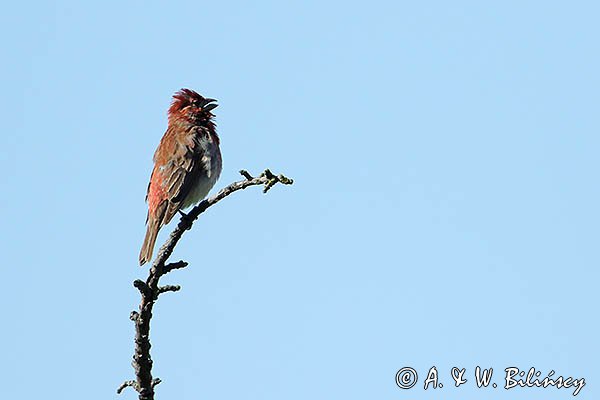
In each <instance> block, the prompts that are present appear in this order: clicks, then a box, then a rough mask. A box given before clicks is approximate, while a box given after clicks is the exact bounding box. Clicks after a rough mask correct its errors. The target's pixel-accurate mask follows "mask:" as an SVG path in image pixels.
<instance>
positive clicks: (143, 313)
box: [117, 169, 294, 400]
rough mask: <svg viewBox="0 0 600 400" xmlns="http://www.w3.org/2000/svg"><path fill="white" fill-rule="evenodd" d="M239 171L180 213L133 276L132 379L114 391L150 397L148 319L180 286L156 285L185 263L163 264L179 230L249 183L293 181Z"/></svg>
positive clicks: (146, 399)
mask: <svg viewBox="0 0 600 400" xmlns="http://www.w3.org/2000/svg"><path fill="white" fill-rule="evenodd" d="M240 174H241V175H242V176H243V177H244V178H245V180H243V181H238V182H234V183H232V184H230V185H229V186H226V187H225V188H223V189H221V190H220V191H219V192H218V193H217V194H216V195H214V196H212V197H209V198H208V199H206V200H203V201H202V202H200V203H199V204H198V205H197V206H195V207H194V208H192V210H191V211H190V212H189V213H188V214H184V213H181V214H182V216H181V218H180V219H179V223H178V224H177V227H176V228H175V229H174V230H173V232H171V235H170V236H169V238H168V239H167V241H166V242H165V244H163V245H162V247H161V248H160V250H159V251H158V254H157V255H156V258H155V259H154V263H153V264H152V267H151V268H150V272H149V274H148V278H147V279H146V281H145V282H144V281H142V280H140V279H136V280H135V281H134V282H133V285H134V286H135V287H136V288H137V289H138V290H139V291H140V294H141V296H142V300H141V302H140V306H139V312H138V311H132V312H131V314H130V316H129V318H130V319H131V320H132V321H133V322H134V323H135V352H134V354H133V362H132V365H133V368H134V369H135V375H136V380H135V381H126V382H124V383H123V384H121V386H119V388H118V389H117V393H121V392H122V391H123V389H125V388H126V387H132V388H134V389H135V390H136V391H137V392H138V394H139V400H154V387H155V386H156V385H158V384H159V383H160V382H161V380H160V379H159V378H152V358H151V357H150V348H151V347H152V345H151V344H150V321H151V319H152V308H153V307H154V303H155V302H156V300H157V299H158V295H159V294H161V293H165V292H176V291H178V290H180V289H181V287H180V286H179V285H165V286H159V284H158V283H159V280H160V278H161V277H162V276H163V275H165V274H167V273H169V272H171V271H173V270H175V269H180V268H185V267H186V266H187V265H188V264H187V263H186V262H185V261H177V262H174V263H169V264H166V262H167V260H168V259H169V257H170V256H171V254H172V253H173V250H174V249H175V246H176V245H177V243H178V242H179V240H180V239H181V237H182V236H183V233H184V232H185V231H187V230H189V229H190V228H191V227H192V225H193V224H194V221H195V220H196V219H197V218H198V216H199V215H200V214H202V213H203V212H205V211H206V210H207V209H208V208H209V207H212V206H214V205H215V204H217V203H218V202H219V201H221V200H223V199H224V198H225V197H227V196H229V195H230V194H232V193H234V192H237V191H238V190H242V189H246V188H248V187H250V186H260V185H263V186H264V189H263V193H266V192H267V191H269V190H270V189H271V188H272V187H273V186H275V185H276V184H277V183H281V184H282V185H291V184H292V183H294V181H293V180H292V179H289V178H287V177H285V176H283V175H278V176H275V175H274V174H273V173H272V172H271V171H269V170H268V169H266V170H265V171H264V172H263V173H262V174H260V175H259V176H258V177H256V178H255V177H253V176H252V175H250V173H249V172H248V171H245V170H241V171H240Z"/></svg>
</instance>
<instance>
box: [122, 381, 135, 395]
mask: <svg viewBox="0 0 600 400" xmlns="http://www.w3.org/2000/svg"><path fill="white" fill-rule="evenodd" d="M127 387H132V388H133V389H135V391H136V392H139V390H138V387H137V383H136V382H135V381H125V382H123V383H121V386H119V388H118V389H117V394H121V392H122V391H123V390H124V389H125V388H127Z"/></svg>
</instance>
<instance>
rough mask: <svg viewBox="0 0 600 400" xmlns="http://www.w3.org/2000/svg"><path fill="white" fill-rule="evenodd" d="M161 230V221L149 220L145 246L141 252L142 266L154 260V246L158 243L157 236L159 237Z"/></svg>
mask: <svg viewBox="0 0 600 400" xmlns="http://www.w3.org/2000/svg"><path fill="white" fill-rule="evenodd" d="M159 229H160V225H159V221H158V220H157V219H155V218H148V227H147V228H146V237H145V238H144V244H143V245H142V250H141V251H140V265H144V264H145V263H147V262H149V261H151V260H152V252H153V251H154V244H155V243H156V236H157V235H158V230H159Z"/></svg>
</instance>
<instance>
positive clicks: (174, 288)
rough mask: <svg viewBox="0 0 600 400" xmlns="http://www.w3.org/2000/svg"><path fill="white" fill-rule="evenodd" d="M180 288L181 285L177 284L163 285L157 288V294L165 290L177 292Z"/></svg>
mask: <svg viewBox="0 0 600 400" xmlns="http://www.w3.org/2000/svg"><path fill="white" fill-rule="evenodd" d="M179 290H181V286H179V285H165V286H161V287H159V288H158V294H163V293H165V292H178V291H179Z"/></svg>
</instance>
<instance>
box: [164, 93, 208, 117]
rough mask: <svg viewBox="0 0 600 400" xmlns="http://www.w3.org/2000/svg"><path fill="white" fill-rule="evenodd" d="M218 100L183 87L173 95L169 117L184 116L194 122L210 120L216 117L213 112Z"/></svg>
mask: <svg viewBox="0 0 600 400" xmlns="http://www.w3.org/2000/svg"><path fill="white" fill-rule="evenodd" d="M216 101H217V100H215V99H209V98H206V97H203V96H201V95H200V94H198V93H196V92H195V91H193V90H191V89H181V90H179V91H178V92H176V93H175V94H174V95H173V102H172V103H171V107H170V108H169V119H171V118H184V119H186V120H188V121H190V122H193V123H202V122H208V121H210V120H211V118H212V117H214V114H213V113H211V111H212V110H213V109H215V108H216V107H217V106H218V104H216V103H215V102H216Z"/></svg>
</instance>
